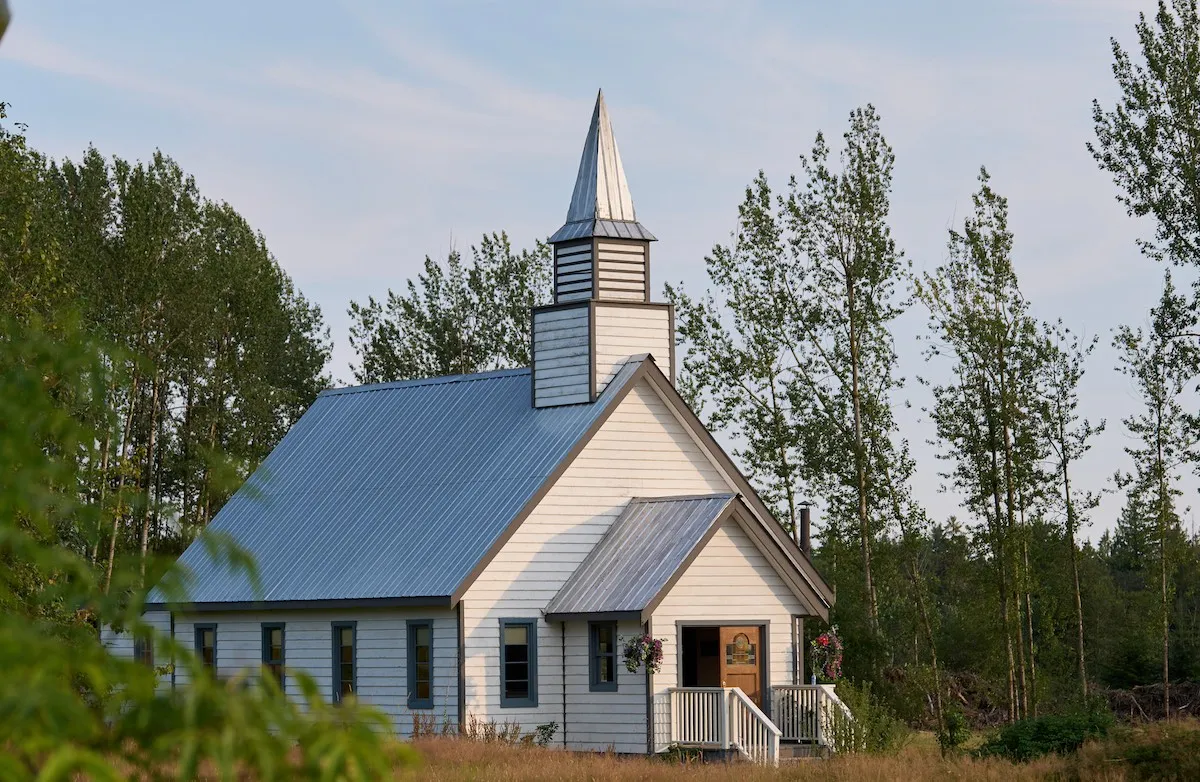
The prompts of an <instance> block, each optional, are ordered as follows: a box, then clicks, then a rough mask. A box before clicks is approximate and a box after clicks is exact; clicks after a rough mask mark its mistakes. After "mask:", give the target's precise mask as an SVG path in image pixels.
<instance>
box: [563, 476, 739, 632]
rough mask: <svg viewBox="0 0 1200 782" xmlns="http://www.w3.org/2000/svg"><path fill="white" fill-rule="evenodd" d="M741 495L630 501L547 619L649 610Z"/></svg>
mask: <svg viewBox="0 0 1200 782" xmlns="http://www.w3.org/2000/svg"><path fill="white" fill-rule="evenodd" d="M735 496H736V495H734V494H706V495H701V496H694V497H657V498H654V499H641V498H635V499H632V500H630V501H629V505H627V506H626V508H625V510H624V511H623V512H622V513H621V515H620V517H618V518H617V520H616V521H614V522H613V524H612V526H611V527H610V528H609V530H608V532H607V533H605V535H604V537H603V538H601V539H600V542H599V543H597V544H596V547H595V548H594V549H592V551H591V553H590V554H588V556H587V559H585V560H584V561H583V564H581V565H580V566H579V568H578V569H576V571H575V573H574V575H572V576H571V578H570V579H569V580H568V581H567V583H566V584H564V585H563V587H562V589H560V590H559V591H558V594H557V595H555V596H554V598H553V599H552V600H551V601H550V604H549V605H548V606H546V615H547V616H548V617H549V616H566V615H570V614H618V613H632V612H641V611H643V610H644V609H646V608H647V607H649V606H650V604H651V603H653V602H654V600H655V598H657V597H658V595H659V593H660V592H661V591H662V590H663V588H664V587H665V586H666V585H667V584H668V582H670V581H671V578H672V577H673V576H674V575H675V574H676V573H677V572H678V571H679V570H680V569H681V568H683V567H684V566H685V565H686V564H687V563H688V562H689V561H690V559H691V558H692V557H693V556H694V552H696V550H697V547H698V546H699V545H700V543H701V542H702V541H703V540H705V539H706V537H707V536H708V533H709V531H710V530H712V529H713V526H714V525H715V524H716V523H717V521H718V520H719V519H720V518H721V516H722V515H723V514H724V513H725V510H726V509H727V508H728V507H729V505H730V503H732V502H733V501H734V498H735Z"/></svg>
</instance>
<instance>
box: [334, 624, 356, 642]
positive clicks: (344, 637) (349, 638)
mask: <svg viewBox="0 0 1200 782" xmlns="http://www.w3.org/2000/svg"><path fill="white" fill-rule="evenodd" d="M338 632H339V633H340V636H339V637H340V638H341V643H342V646H353V645H354V628H353V627H342V628H340V629H339V631H338Z"/></svg>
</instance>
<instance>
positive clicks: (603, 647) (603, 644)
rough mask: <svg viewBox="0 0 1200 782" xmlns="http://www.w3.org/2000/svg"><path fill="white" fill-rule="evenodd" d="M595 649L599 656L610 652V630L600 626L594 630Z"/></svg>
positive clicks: (605, 626)
mask: <svg viewBox="0 0 1200 782" xmlns="http://www.w3.org/2000/svg"><path fill="white" fill-rule="evenodd" d="M596 648H597V651H599V652H600V653H601V654H607V653H609V652H611V651H612V628H611V627H608V626H607V625H601V626H599V627H597V628H596Z"/></svg>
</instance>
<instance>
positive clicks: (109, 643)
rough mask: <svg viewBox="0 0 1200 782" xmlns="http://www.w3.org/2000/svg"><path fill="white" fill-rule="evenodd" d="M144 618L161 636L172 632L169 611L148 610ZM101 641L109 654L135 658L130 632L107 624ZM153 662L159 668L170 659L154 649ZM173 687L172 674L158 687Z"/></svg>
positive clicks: (101, 635)
mask: <svg viewBox="0 0 1200 782" xmlns="http://www.w3.org/2000/svg"><path fill="white" fill-rule="evenodd" d="M142 620H143V621H145V622H146V624H148V625H150V627H152V628H153V629H154V632H155V633H158V634H159V635H160V636H161V637H163V638H166V637H167V636H168V635H170V633H171V614H170V612H168V611H147V612H146V613H145V614H144V615H143V616H142ZM100 643H101V644H103V645H104V647H105V648H106V649H108V652H109V654H111V655H113V656H115V657H122V658H124V659H126V660H131V659H133V636H132V635H131V634H129V633H127V632H126V633H118V632H114V631H113V629H112V628H111V627H108V626H107V625H105V626H104V627H102V628H100ZM151 655H152V659H151V663H152V664H153V665H154V666H155V667H156V668H157V667H160V666H165V665H166V664H167V663H169V662H170V660H164V659H162V655H161V654H160V653H159V650H158V649H152V651H151ZM170 687H171V677H170V675H169V674H168V675H164V676H162V677H161V678H160V679H159V682H158V689H159V690H168V689H170Z"/></svg>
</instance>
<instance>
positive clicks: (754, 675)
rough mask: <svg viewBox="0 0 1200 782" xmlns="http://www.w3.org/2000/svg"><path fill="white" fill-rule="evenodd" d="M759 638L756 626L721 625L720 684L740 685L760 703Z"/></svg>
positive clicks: (760, 653)
mask: <svg viewBox="0 0 1200 782" xmlns="http://www.w3.org/2000/svg"><path fill="white" fill-rule="evenodd" d="M762 651H763V649H762V638H761V628H758V627H722V628H721V686H722V687H740V688H741V690H742V692H744V693H746V695H748V696H749V697H750V699H751V700H753V701H754V703H755V704H756V705H758V706H759V707H761V706H762V671H763V669H762V666H763V659H762Z"/></svg>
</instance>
